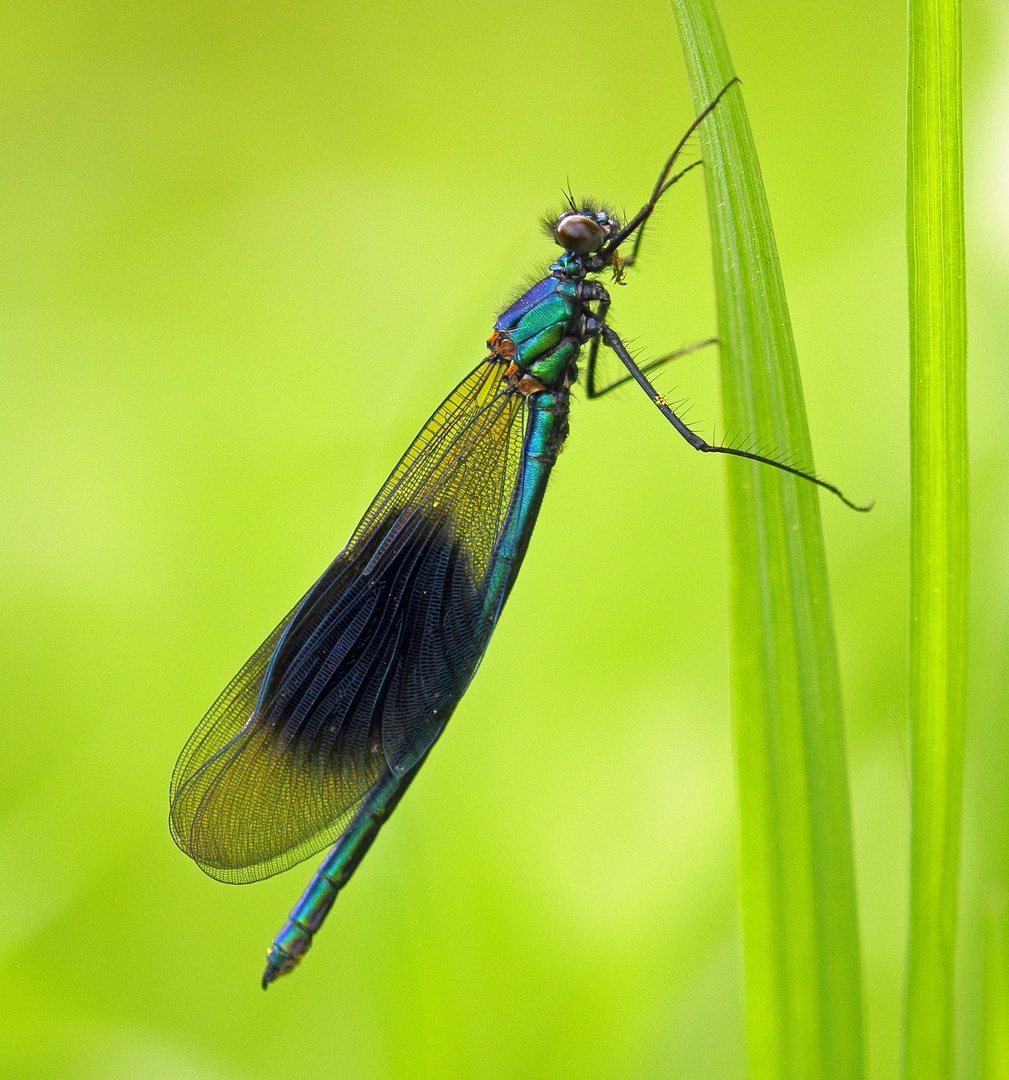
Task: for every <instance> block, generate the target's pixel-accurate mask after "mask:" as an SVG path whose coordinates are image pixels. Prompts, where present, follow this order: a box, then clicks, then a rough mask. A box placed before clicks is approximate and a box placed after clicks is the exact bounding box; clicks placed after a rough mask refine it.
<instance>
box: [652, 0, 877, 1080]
mask: <svg viewBox="0 0 1009 1080" xmlns="http://www.w3.org/2000/svg"><path fill="white" fill-rule="evenodd" d="M673 11H674V13H675V16H676V19H677V23H678V26H679V31H680V38H681V42H682V44H683V52H684V56H685V59H686V64H687V71H688V75H689V79H690V85H691V90H692V93H693V98H694V105H695V108H697V109H698V110H699V109H700V108H702V107H703V106H704V105H705V104H706V103H707V102H708V101H710V100H711V99H712V98H713V97H714V96H715V95H716V94H717V93H718V91H719V90H720V89H721V88H722V87H723V86H724V85H725V84H726V83H727V82H728V81H729V80H730V79H731V78H732V76H733V74H734V73H733V70H732V65H731V61H730V59H729V55H728V51H727V49H726V45H725V40H724V37H723V35H722V30H721V26H720V24H719V21H718V16H717V14H716V12H715V9H714V7H713V5H712V3H711V0H673ZM700 140H701V149H702V154H703V157H704V161H705V177H706V184H707V197H708V210H709V216H710V223H711V233H712V244H713V247H714V274H715V290H716V300H717V308H718V334H719V337H720V339H721V357H722V360H721V363H722V368H721V373H722V388H723V398H724V411H725V420H726V424H727V425H728V427H729V429H730V430H733V431H738V432H742V433H744V434H745V436H746V437H748V438H749V437H752V438H753V439H754V440H755V441H756V442H758V443H761V444H765V445H771V446H773V447H774V448H775V453H776V454H777V455H780V456H783V457H785V458H786V459H789V460H793V461H795V462H797V463H801V464H803V465H805V466H807V467H810V466H811V465H812V455H811V450H810V443H809V433H808V430H807V425H806V416H805V408H804V405H803V399H802V389H801V385H800V382H799V371H798V364H797V360H796V355H795V345H794V342H793V339H792V331H791V324H790V321H789V317H788V308H787V305H786V302H785V292H784V286H783V283H782V278H781V270H780V267H779V263H778V255H777V249H776V247H775V243H774V236H773V232H772V229H771V221H770V215H769V212H768V208H767V201H766V198H765V195H764V188H763V182H762V180H761V175H760V168H759V165H758V162H757V157H756V151H755V149H754V145H753V138H752V135H751V133H750V127H749V122H748V121H747V118H746V112H745V109H744V106H743V98H742V92H741V89H740V87H739V86H738V85H737V86H735V87H733V88H732V89H731V90H730V91H729V93H728V94H727V95H726V97H725V98H724V99H723V101H722V103H721V104H720V105H719V106H718V108H717V109H716V110H715V112H714V113H713V114H712V116H711V117H710V118H709V119H708V120H706V121H705V122H704V124H703V125H702V126H701V128H700ZM726 468H727V475H728V502H729V524H730V544H731V560H732V566H731V574H732V595H731V606H732V632H731V643H732V699H733V700H732V712H733V724H734V738H735V747H736V758H737V770H738V786H739V796H740V813H741V860H740V872H741V890H742V917H743V937H744V962H745V994H746V1027H747V1046H748V1052H749V1059H750V1069H751V1075H752V1076H753V1077H756V1078H760V1080H764V1078H775V1080H779V1078H782V1077H802V1078H804V1080H819V1078H836V1080H842V1078H843V1080H858V1078H859V1077H861V1076H862V1075H863V1047H862V1004H861V975H860V954H859V938H858V920H857V909H856V901H855V884H854V869H853V858H852V842H851V825H850V812H849V805H848V784H847V772H846V761H845V748H844V733H843V722H842V713H841V699H840V688H839V676H838V666H837V654H836V646H835V642H834V631H833V623H832V617H831V610H830V597H829V593H828V587H827V572H826V564H825V558H824V549H823V539H822V534H821V528H820V511H819V502H818V499H819V495H818V492H817V490H816V489H815V488H814V486H813V485H812V484H810V483H808V482H806V481H802V480H796V479H794V478H792V477H789V476H786V475H783V474H782V473H780V472H779V471H777V470H775V469H772V468H769V467H768V466H765V465H758V464H754V463H751V462H744V461H735V460H731V461H729V462H728V463H727V466H726Z"/></svg>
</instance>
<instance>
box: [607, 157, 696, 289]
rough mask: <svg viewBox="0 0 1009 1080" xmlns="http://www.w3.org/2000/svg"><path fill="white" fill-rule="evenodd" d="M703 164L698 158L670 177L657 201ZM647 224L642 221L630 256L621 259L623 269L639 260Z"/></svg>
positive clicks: (657, 196) (660, 191)
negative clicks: (677, 182)
mask: <svg viewBox="0 0 1009 1080" xmlns="http://www.w3.org/2000/svg"><path fill="white" fill-rule="evenodd" d="M703 164H704V162H703V161H702V160H701V159H700V158H698V159H697V160H696V161H692V162H691V163H690V164H689V165H688V166H687V167H686V168H685V169H680V171H679V172H678V173H677V174H676V175H675V176H672V177H670V178H669V179H668V180H667V181H666V182H665V183H664V184H663V185H662V187H661V188H660V189H659V193H658V195H656V196H655V201H656V202H658V201H659V199H661V198H662V196H663V195H665V193H666V192H667V191H668V190H669V189H670V188H671V187H672V186H673V184H675V183H676V181H677V180H680V179H682V178H683V177H684V176H686V175H687V173H688V172H690V170H691V169H696V168H697V166H698V165H703ZM645 224H646V222H644V221H642V222H641V224H640V225H639V226H638V232H637V235H636V236H635V237H634V247H632V248H631V253H630V255H628V256H627V258H621V260H620V266H621V268H622V269H626V268H627V267H628V266H633V265H634V263H635V261H636V260H637V257H638V252H639V251H640V250H641V238H642V237H643V236H644V235H645Z"/></svg>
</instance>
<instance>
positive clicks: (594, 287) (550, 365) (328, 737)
mask: <svg viewBox="0 0 1009 1080" xmlns="http://www.w3.org/2000/svg"><path fill="white" fill-rule="evenodd" d="M729 85H730V86H731V85H732V84H731V83H730V84H729ZM728 89H729V87H728V86H727V87H725V88H724V89H723V90H722V92H721V93H720V94H719V95H718V97H717V98H715V100H714V101H712V102H711V104H710V105H708V106H707V108H705V109H704V110H703V111H702V112H701V114H700V115H699V116H698V117H697V119H696V120H695V121H694V123H693V124H692V125H691V126H690V129H689V130H688V131H687V133H686V134H685V135H684V136H683V138H682V139H681V140H680V142H679V143H678V144H677V146H676V148H675V149H674V151H673V153H672V154H671V155H670V156H669V158H668V160H667V161H666V163H665V165H664V166H663V168H662V171H661V173H660V174H659V178H658V181H657V182H656V184H655V187H654V188H653V189H652V193H651V195H650V197H649V199H648V201H647V202H646V203H645V204H644V206H642V208H641V209H640V210H639V211H638V212H637V213H636V214H635V215H634V216H633V217H632V218H631V219H630V220H629V221H628V222H626V223H622V222H621V221H619V220H618V219H617V217H616V216H615V214H614V213H613V212H612V211H610V210H608V209H606V208H604V207H602V206H600V205H599V204H597V203H595V202H592V201H584V202H579V203H576V202H575V201H574V199H572V198H570V196H569V198H568V205H567V207H566V208H565V209H564V210H563V211H562V212H561V213H560V214H559V216H557V217H556V218H553V219H550V220H549V222H548V229H549V233H550V235H551V237H552V239H553V240H554V241H555V242H556V243H557V244H558V245H559V246H560V247H561V248H562V249H563V252H562V254H561V255H560V257H559V258H558V259H557V261H556V262H555V263H554V264H553V265H552V266H551V267H550V272H549V274H547V276H546V277H544V278H543V279H542V280H541V281H539V282H537V283H536V284H535V285H533V286H532V288H530V289H528V290H527V291H526V292H525V293H524V294H523V295H522V296H521V297H520V298H519V299H518V300H516V301H515V303H513V304H512V305H511V306H510V307H509V308H508V309H507V310H506V311H505V312H503V313H502V314H501V315H500V317H499V318H498V319H497V322H496V323H495V325H494V330H493V332H492V334H491V336H490V340H489V341H488V348H489V350H490V351H489V354H488V355H487V356H486V357H485V359H483V360H482V361H481V362H480V363H479V364H478V365H477V367H476V368H475V369H474V370H473V371H472V372H470V374H469V375H467V376H466V378H465V379H463V381H462V382H461V383H460V384H459V385H458V386H457V387H456V388H455V389H454V390H453V391H452V393H451V394H449V396H448V397H447V398H446V399H445V401H444V402H443V403H442V404H441V405H440V406H439V408H438V409H437V411H436V412H435V413H434V415H433V416H432V417H431V419H430V420H429V421H428V423H427V424H426V425H425V426H424V428H423V430H422V431H421V432H420V434H419V435H418V436H417V438H416V439H415V440H414V442H413V444H412V445H411V446H410V448H409V449H408V450H407V452H406V453H405V454H404V455H403V458H402V459H401V460H400V462H399V464H398V465H397V466H396V468H395V469H394V470H393V472H392V475H391V476H390V477H389V479H388V480H387V481H386V483H385V484H384V486H383V487H382V489H381V491H379V493H378V495H377V496H376V497H375V500H374V502H373V503H372V504H371V506H370V507H369V508H368V511H367V513H366V514H365V515H364V518H363V519H362V521H361V523H360V524H359V525H358V526H357V528H356V530H355V531H354V534H353V536H351V538H350V541H349V543H348V544H347V546H346V547H345V548H344V549H343V551H341V552H340V554H339V555H337V557H336V559H335V560H334V561H333V563H332V564H331V565H330V566H329V568H328V569H327V570H326V571H325V573H323V575H322V577H320V578H319V580H318V581H317V582H316V583H315V585H313V586H312V588H311V589H310V590H309V591H308V593H307V594H306V596H305V597H304V598H303V599H302V600H301V601H300V602H299V603H298V605H297V606H296V607H295V608H294V609H293V610H292V611H291V613H290V614H289V615H288V616H287V617H286V618H285V619H284V620H283V621H282V622H281V623H280V625H279V626H278V627H277V628H276V630H274V632H273V633H272V634H271V635H270V636H269V637H268V638H267V639H266V641H265V642H264V643H263V644H262V645H261V646H260V647H259V649H258V650H257V651H256V652H255V653H254V654H253V656H252V658H251V659H250V660H249V662H248V663H247V664H246V665H245V667H243V668H242V670H241V671H240V672H239V673H238V675H236V676H235V678H234V679H233V680H232V682H231V684H230V685H229V686H228V687H227V689H226V690H225V691H224V693H223V694H222V695H221V696H220V697H219V698H218V700H217V701H216V702H215V704H214V705H213V707H212V708H211V709H210V711H209V712H208V713H207V715H206V717H205V718H204V720H203V722H202V723H201V724H200V726H199V727H198V728H197V729H196V731H195V732H194V733H193V735H192V737H191V738H190V739H189V742H188V743H187V744H186V746H185V749H184V750H183V751H182V754H181V756H180V757H179V761H178V764H177V765H176V767H175V772H174V774H173V776H172V784H171V830H172V835H173V837H174V838H175V840H176V842H177V843H178V845H179V847H181V848H182V850H183V851H185V852H186V854H188V855H190V856H191V857H192V858H193V859H195V860H196V862H197V863H198V864H199V865H200V867H201V868H202V869H203V870H205V871H206V872H207V873H208V874H210V875H211V876H212V877H215V878H217V879H219V880H221V881H229V882H249V881H256V880H260V879H262V878H266V877H269V876H270V875H272V874H276V873H279V872H280V871H282V870H286V869H288V868H289V867H291V866H293V865H294V864H295V863H297V862H300V861H301V860H302V859H305V858H307V857H308V856H309V855H312V854H313V853H315V852H316V851H318V850H320V849H321V848H323V847H325V846H326V845H328V844H333V843H334V842H335V846H334V847H333V848H332V850H331V851H330V853H329V854H328V855H327V856H326V858H325V860H324V861H323V863H322V865H321V866H320V867H319V870H318V872H317V873H316V874H315V876H314V877H313V878H312V880H311V882H310V884H309V886H308V888H307V890H306V891H305V893H304V895H303V896H302V897H301V899H300V900H299V901H298V904H297V905H296V907H295V908H294V910H293V911H292V912H291V915H290V918H289V919H288V921H287V923H286V924H285V926H284V928H283V929H282V930H281V931H280V933H279V934H278V935H277V937H276V939H275V940H274V942H273V945H272V947H271V948H270V951H269V953H268V957H267V967H266V970H265V972H264V974H263V986H264V987H265V986H267V985H268V984H269V983H270V982H272V981H273V980H274V979H275V978H277V976H278V975H281V974H283V973H284V972H287V971H290V970H291V969H292V968H293V967H294V966H295V965H296V964H297V963H298V962H299V960H300V959H301V957H302V956H303V955H304V953H305V952H306V951H307V949H308V948H309V946H310V945H311V942H312V936H313V934H315V932H316V931H317V930H318V929H319V927H320V925H321V924H322V921H323V919H325V917H326V915H327V913H328V911H329V909H330V907H331V906H332V904H333V901H334V900H335V899H336V895H337V893H338V892H339V890H340V889H342V888H343V886H344V885H345V884H346V883H347V881H348V880H349V879H350V877H351V875H352V874H353V873H354V870H355V869H356V868H357V866H358V864H359V863H360V861H361V859H362V858H363V857H364V855H365V853H366V852H367V850H368V848H369V847H370V846H371V844H372V842H373V841H374V839H375V837H376V835H377V834H378V831H379V829H380V828H381V827H382V824H383V823H384V822H385V821H386V820H387V819H388V817H389V815H390V814H391V813H392V811H393V809H394V808H395V806H396V804H397V803H398V802H399V800H400V799H401V798H402V796H403V793H404V792H405V791H406V789H407V787H409V785H410V782H411V781H412V780H413V778H414V776H416V774H417V770H418V769H419V768H420V766H421V765H422V764H423V762H424V759H425V757H426V756H427V754H428V753H429V752H430V750H431V747H432V746H433V745H434V743H435V741H436V740H437V738H438V736H439V735H440V734H441V732H442V731H443V730H444V728H445V724H446V722H447V721H448V719H449V717H450V716H451V715H452V711H453V710H454V709H455V707H456V705H457V704H458V703H459V700H460V698H461V697H462V695H463V694H464V693H465V691H466V687H467V686H468V685H469V682H470V680H471V679H472V678H473V675H474V673H475V671H476V669H477V666H478V664H479V663H480V659H481V657H482V655H483V653H484V650H485V649H486V648H487V643H488V641H489V639H490V636H491V633H492V631H493V629H494V625H495V623H496V622H497V619H498V616H499V615H500V614H501V608H502V606H503V605H504V602H505V600H506V599H507V597H508V593H509V591H510V590H511V587H512V585H513V584H514V582H515V578H516V575H517V574H518V571H519V566H520V565H521V562H522V558H523V556H524V555H525V551H526V547H527V545H528V543H529V537H530V534H531V533H532V529H533V525H534V524H535V521H536V516H537V513H538V512H539V508H540V502H541V500H542V498H543V493H544V490H545V488H546V484H547V479H548V477H549V476H550V470H551V469H552V468H553V465H554V462H555V461H556V459H557V454H558V451H559V450H560V448H561V445H562V444H563V442H564V439H565V437H566V435H567V431H568V423H567V416H568V398H569V394H570V388H571V386H572V385H573V384H574V383H575V381H576V379H577V378H578V366H577V364H578V360H579V356H580V354H581V353H582V350H583V349H585V350H586V363H585V387H586V392H587V396H588V397H590V398H595V397H600V396H601V395H603V394H605V393H607V392H608V391H610V390H612V389H614V387H616V386H619V385H622V384H623V383H626V382H628V381H630V380H633V381H635V382H636V383H638V385H639V386H641V387H642V389H644V391H645V392H646V393H647V394H648V396H649V398H650V399H651V400H652V401H653V402H654V404H655V405H656V407H657V408H658V409H659V411H660V412H661V413H662V415H663V416H664V417H665V418H666V419H667V420H668V421H669V422H670V423H671V424H672V425H673V427H674V428H675V429H676V430H677V431H678V432H679V433H680V435H682V436H683V438H684V439H686V441H687V442H688V443H689V444H690V445H691V446H692V447H694V448H695V449H696V450H701V451H704V452H706V453H719V454H730V455H734V456H736V457H741V458H748V459H749V460H751V461H759V462H763V463H764V464H766V465H769V466H772V467H774V468H777V469H783V470H784V471H785V472H789V473H792V474H794V475H795V476H800V477H803V478H804V479H806V480H810V481H812V482H813V483H816V484H819V485H820V486H821V487H824V488H826V489H827V490H828V491H831V492H833V493H834V494H835V495H838V496H839V497H840V498H842V499H844V496H843V495H841V493H840V492H839V491H838V490H837V488H836V487H834V486H833V485H831V484H828V483H826V482H825V481H823V480H821V479H819V478H817V477H814V476H811V475H809V474H807V473H804V472H803V471H802V470H800V469H798V468H795V467H793V466H792V465H789V464H786V463H784V462H781V461H775V460H773V459H771V458H768V457H764V456H762V455H760V454H757V453H752V452H750V451H748V450H744V449H739V448H735V447H731V446H718V445H712V444H709V443H707V442H706V441H705V440H704V439H702V438H701V437H700V436H699V435H698V434H697V433H696V432H694V431H692V430H691V429H690V428H689V427H688V426H687V425H686V424H685V423H684V422H683V420H682V419H681V418H680V417H679V416H678V415H677V414H676V412H675V411H674V410H673V408H672V407H671V406H670V404H669V403H668V402H667V401H666V399H665V398H664V397H663V396H662V395H661V394H660V393H658V392H657V391H656V389H655V388H654V386H653V385H652V383H651V381H650V380H649V374H650V373H651V372H652V371H654V369H655V368H657V367H659V366H660V365H662V364H665V363H666V362H667V361H669V360H672V359H673V358H674V357H675V356H679V355H682V354H683V352H686V351H690V350H689V349H688V350H680V352H678V353H671V354H669V355H668V356H663V357H660V358H658V359H656V360H652V361H651V362H650V363H646V364H642V365H639V364H638V363H637V362H636V361H635V360H634V358H633V357H632V356H631V354H630V353H629V352H628V350H627V348H626V347H625V346H624V343H623V342H622V341H621V339H620V338H619V337H618V336H617V334H616V333H615V332H614V331H613V330H612V328H611V327H610V326H608V325H607V322H606V316H607V312H608V311H609V307H610V296H609V293H608V292H607V290H606V289H605V288H604V286H603V284H602V283H601V282H600V281H599V279H598V275H600V274H602V273H603V272H609V273H611V274H613V275H614V277H615V278H616V279H617V280H620V279H621V277H622V275H623V273H624V270H625V269H626V267H627V266H629V265H630V264H632V263H633V262H634V260H635V258H636V256H637V253H638V246H639V244H640V241H641V235H642V230H643V227H644V224H645V222H646V221H647V220H648V218H649V216H650V215H651V213H652V211H653V210H654V209H655V206H656V204H657V202H658V200H659V199H660V198H661V197H662V195H663V194H664V193H665V192H666V191H668V190H669V188H670V187H672V185H673V184H675V183H676V182H677V181H678V180H680V179H681V178H682V177H683V176H684V175H685V174H686V173H687V172H689V171H690V169H692V168H694V166H696V165H699V164H700V162H699V161H695V162H693V163H692V164H690V165H688V166H687V167H686V168H684V169H681V170H680V171H679V172H676V173H674V172H673V168H674V166H675V164H676V162H677V160H678V158H679V156H680V153H681V152H682V150H683V148H684V146H685V145H686V143H687V140H688V138H689V137H690V135H692V134H693V132H694V131H695V129H696V128H697V127H698V125H699V124H700V123H701V122H702V121H703V120H704V118H705V117H706V116H708V115H709V113H710V112H711V111H712V110H713V109H714V108H715V106H716V105H717V103H718V101H719V100H720V99H721V97H722V95H723V94H725V92H726V91H727V90H728ZM631 240H633V248H632V250H631V253H630V255H629V256H627V257H625V258H622V257H621V256H620V254H619V248H620V246H621V245H622V244H624V243H625V242H627V241H631ZM702 344H708V343H707V342H705V343H702ZM601 345H602V346H605V347H606V348H608V349H610V350H612V352H613V353H615V354H616V356H617V357H618V358H619V359H620V361H621V362H622V363H623V364H624V366H625V367H626V369H627V374H626V375H624V376H623V377H622V378H621V379H618V380H617V381H616V382H614V383H611V384H609V385H608V386H597V385H596V361H597V357H598V354H599V349H600V346H601ZM697 347H699V346H694V348H697ZM844 501H845V502H848V500H847V499H844ZM848 505H849V506H851V505H853V504H852V503H848Z"/></svg>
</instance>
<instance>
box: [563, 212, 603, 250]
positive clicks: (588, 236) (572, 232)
mask: <svg viewBox="0 0 1009 1080" xmlns="http://www.w3.org/2000/svg"><path fill="white" fill-rule="evenodd" d="M554 232H555V234H556V236H557V243H558V244H560V246H561V247H562V248H566V249H567V250H568V251H573V252H574V253H575V254H576V255H590V254H591V253H592V252H593V251H598V250H599V249H600V248H601V247H602V246H603V241H604V240H605V239H606V233H605V232H603V230H602V228H600V226H599V224H598V223H597V222H595V221H593V220H592V218H590V217H586V215H585V214H565V215H564V216H563V217H562V218H561V219H560V220H559V221H558V222H557V227H556V229H555V230H554Z"/></svg>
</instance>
